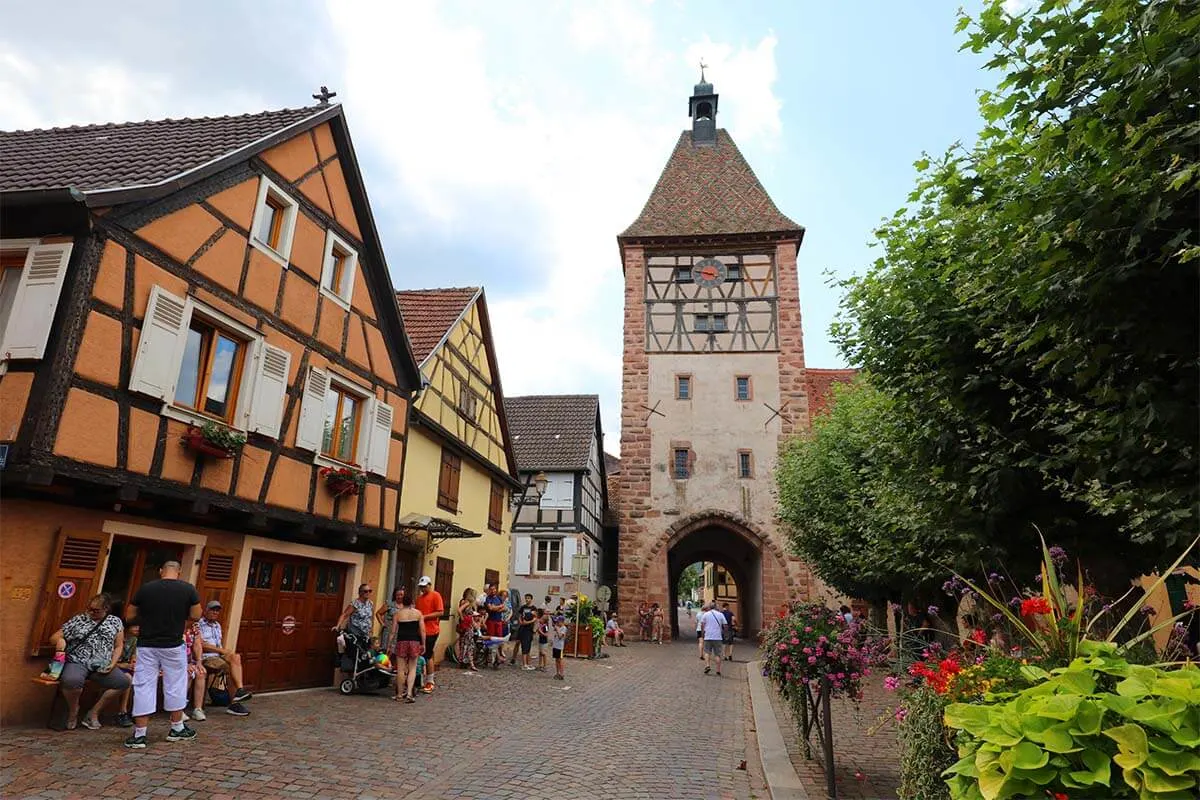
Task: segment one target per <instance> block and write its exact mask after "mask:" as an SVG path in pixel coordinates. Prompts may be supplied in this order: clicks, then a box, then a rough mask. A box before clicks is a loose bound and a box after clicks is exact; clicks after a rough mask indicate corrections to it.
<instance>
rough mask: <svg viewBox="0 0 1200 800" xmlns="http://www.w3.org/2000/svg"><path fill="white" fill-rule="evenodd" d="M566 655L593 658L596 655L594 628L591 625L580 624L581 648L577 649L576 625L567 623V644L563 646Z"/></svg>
mask: <svg viewBox="0 0 1200 800" xmlns="http://www.w3.org/2000/svg"><path fill="white" fill-rule="evenodd" d="M563 655H564V656H576V657H577V658H591V657H593V656H594V655H596V649H595V642H593V641H592V629H591V626H589V625H586V624H585V625H580V626H579V649H578V650H576V649H575V626H574V625H567V646H566V647H565V648H563Z"/></svg>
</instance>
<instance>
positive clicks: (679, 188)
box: [620, 130, 804, 239]
mask: <svg viewBox="0 0 1200 800" xmlns="http://www.w3.org/2000/svg"><path fill="white" fill-rule="evenodd" d="M802 230H804V229H803V228H802V227H801V226H800V225H797V224H796V223H795V222H793V221H792V220H790V219H788V218H787V217H785V216H784V215H783V214H782V213H781V212H780V211H779V209H778V208H776V207H775V203H774V201H772V200H771V198H770V196H769V195H767V191H766V189H764V188H763V186H762V184H761V183H759V180H758V177H757V176H756V175H755V174H754V170H752V169H750V165H749V164H748V163H746V159H745V158H744V157H743V156H742V153H741V151H740V150H738V146H737V145H736V144H734V142H733V138H732V137H730V135H729V134H728V133H727V132H726V131H724V130H718V131H717V141H716V144H713V145H701V146H696V145H693V144H692V133H691V131H689V130H685V131H684V132H683V133H682V134H680V136H679V142H678V144H676V145H675V150H674V152H672V153H671V158H670V159H668V160H667V166H666V167H664V168H663V171H662V175H661V176H659V179H658V183H657V184H655V186H654V191H652V192H651V193H650V199H649V200H647V201H646V207H645V208H643V209H642V213H641V215H639V216H638V218H637V220H635V221H634V223H633V224H632V225H630V226H629V227H628V228H627V229H626V230H625V232H624V233H622V234H621V236H620V238H622V239H624V238H643V237H648V236H708V235H717V234H736V233H773V232H779V231H796V232H800V231H802Z"/></svg>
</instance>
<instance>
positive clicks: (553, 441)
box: [505, 394, 616, 603]
mask: <svg viewBox="0 0 1200 800" xmlns="http://www.w3.org/2000/svg"><path fill="white" fill-rule="evenodd" d="M505 406H506V408H507V409H508V418H509V421H510V424H511V430H512V435H513V450H514V451H515V452H516V455H517V468H518V469H519V470H520V472H521V483H522V489H521V491H520V492H519V493H518V494H517V495H515V496H514V497H513V505H514V507H515V511H514V519H513V537H512V539H513V545H512V575H513V577H512V580H511V581H509V583H510V584H511V585H512V586H514V587H516V588H517V589H519V590H520V591H521V592H522V593H525V592H530V593H532V594H533V596H534V597H535V598H537V601H538V602H539V603H540V602H541V601H542V599H543V598H544V597H545V596H546V595H550V596H551V597H552V598H557V597H558V596H560V595H561V596H566V595H570V594H571V593H573V592H577V591H581V592H583V593H584V594H586V595H588V596H589V597H594V596H595V591H596V588H597V587H598V586H600V585H601V584H604V583H606V582H611V580H612V578H613V576H611V575H605V574H604V567H605V549H606V548H612V547H615V546H616V541H615V531H614V530H613V529H612V528H611V527H610V526H606V524H605V522H606V516H607V514H608V482H607V479H606V466H605V458H604V430H603V428H602V427H601V425H600V398H599V397H598V396H597V395H594V394H586V395H569V394H567V395H553V394H552V395H527V396H524V397H510V398H509V399H508V400H507V401H506V403H505ZM539 487H541V488H540V491H539ZM576 556H578V557H579V563H578V565H576V563H575V559H576ZM576 566H578V569H576Z"/></svg>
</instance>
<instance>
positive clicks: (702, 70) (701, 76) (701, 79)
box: [321, 58, 708, 88]
mask: <svg viewBox="0 0 1200 800" xmlns="http://www.w3.org/2000/svg"><path fill="white" fill-rule="evenodd" d="M707 68H708V64H705V63H704V59H703V58H702V59H700V82H701V83H707V81H705V80H704V70H706V69H707ZM321 88H325V87H321Z"/></svg>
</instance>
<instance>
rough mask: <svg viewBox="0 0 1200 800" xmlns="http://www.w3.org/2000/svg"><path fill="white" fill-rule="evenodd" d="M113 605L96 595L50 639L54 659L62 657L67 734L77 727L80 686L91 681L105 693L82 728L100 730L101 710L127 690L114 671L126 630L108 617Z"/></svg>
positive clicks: (124, 680)
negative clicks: (85, 607)
mask: <svg viewBox="0 0 1200 800" xmlns="http://www.w3.org/2000/svg"><path fill="white" fill-rule="evenodd" d="M111 610H112V601H111V600H110V599H109V598H108V595H103V594H98V595H96V596H95V597H93V598H92V599H91V600H90V601H89V602H88V604H87V610H86V611H84V612H83V613H81V614H76V615H75V616H73V617H71V618H70V619H69V620H67V621H66V622H65V623H63V626H62V627H61V628H59V629H58V630H56V631H55V632H54V635H53V636H51V637H50V641H51V643H53V645H54V652H55V658H56V659H57V658H59V656H63V657H64V663H63V669H62V676H61V677H60V678H59V683H60V685H61V686H62V693H63V697H65V698H66V700H67V730H69V731H71V730H75V728H76V726H77V725H79V724H80V722H81V720H80V719H79V696H80V695H81V694H83V684H84V683H85V682H87V681H92V682H93V683H95V684H96V685H97V686H99V687H100V688H101V689H103V690H104V693H103V694H102V695H100V699H99V700H97V701H96V704H95V705H94V706H92V708H91V710H90V711H88V712H87V714H85V715H84V718H83V720H82V724H83V727H85V728H90V729H91V730H96V729H97V728H99V727H100V709H101V708H103V707H104V704H105V703H107V702H108V701H110V700H114V699H116V698H117V697H118V696H119V695H120V694H121V693H123V692H124V691H125V690H126V689H128V688H129V683H130V681H129V676H128V675H126V674H125V673H124V672H122V671H121V670H119V669H115V667H116V666H117V661H118V660H120V658H121V650H122V649H123V648H124V645H125V626H124V625H123V624H122V623H121V619H120V618H119V617H116V616H114V615H112V614H110V613H109V611H111Z"/></svg>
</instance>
